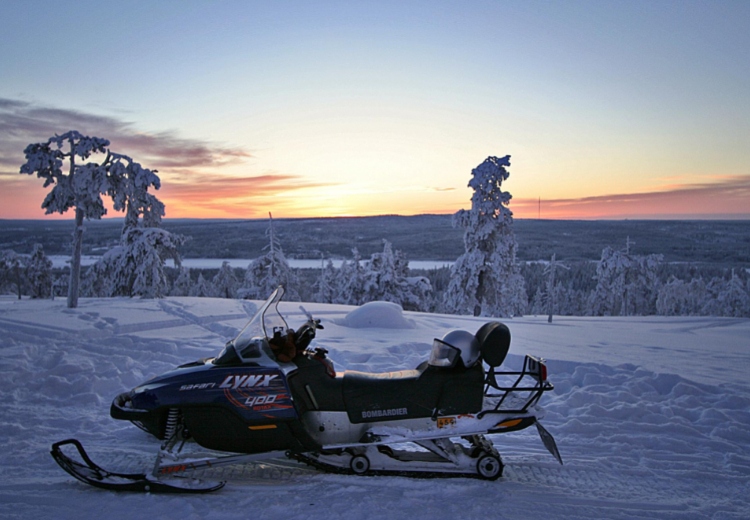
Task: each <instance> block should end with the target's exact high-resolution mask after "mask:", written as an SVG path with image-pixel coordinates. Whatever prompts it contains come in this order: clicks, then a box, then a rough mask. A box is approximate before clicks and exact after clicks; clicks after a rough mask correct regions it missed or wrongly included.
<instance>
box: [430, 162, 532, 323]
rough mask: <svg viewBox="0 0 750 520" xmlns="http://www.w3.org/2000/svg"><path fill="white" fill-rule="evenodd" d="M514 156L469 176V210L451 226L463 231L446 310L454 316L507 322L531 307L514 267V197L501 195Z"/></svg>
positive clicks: (447, 292) (519, 275) (458, 214)
mask: <svg viewBox="0 0 750 520" xmlns="http://www.w3.org/2000/svg"><path fill="white" fill-rule="evenodd" d="M508 166H510V156H509V155H506V156H505V157H502V158H498V157H488V158H487V159H485V161H484V162H482V164H480V165H479V166H477V167H476V168H474V169H473V170H472V172H471V174H472V178H471V180H470V181H469V187H470V188H472V189H473V190H474V193H473V195H472V197H471V209H470V210H468V211H467V210H460V211H459V212H458V213H456V214H455V215H454V217H453V225H454V227H455V226H460V227H462V228H464V229H465V232H464V249H465V251H466V252H465V253H464V254H463V255H462V256H460V257H459V258H458V259H457V260H456V262H455V264H453V267H452V268H451V281H450V284H449V285H448V289H447V290H446V292H445V308H446V309H447V310H448V312H452V313H456V314H473V315H474V316H497V317H507V316H514V315H516V316H517V315H519V314H521V313H522V312H524V311H525V308H526V306H527V304H528V298H527V296H526V290H525V286H524V280H523V277H522V276H521V274H520V270H519V267H518V263H517V262H516V251H517V249H518V244H517V243H516V238H515V234H514V233H513V213H512V212H511V211H510V209H508V208H507V206H508V204H509V203H510V199H511V194H510V193H508V192H507V191H503V190H502V183H503V181H504V180H507V179H508V176H509V175H510V173H509V172H508V170H506V167H508Z"/></svg>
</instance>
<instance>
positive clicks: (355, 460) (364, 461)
mask: <svg viewBox="0 0 750 520" xmlns="http://www.w3.org/2000/svg"><path fill="white" fill-rule="evenodd" d="M349 468H351V470H352V472H353V473H354V474H355V475H364V474H365V473H367V472H368V471H369V469H370V459H368V458H367V457H365V456H364V455H355V456H354V457H352V460H350V461H349Z"/></svg>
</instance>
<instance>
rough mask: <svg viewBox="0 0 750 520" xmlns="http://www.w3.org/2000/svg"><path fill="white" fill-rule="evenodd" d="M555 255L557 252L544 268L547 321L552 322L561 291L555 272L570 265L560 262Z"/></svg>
mask: <svg viewBox="0 0 750 520" xmlns="http://www.w3.org/2000/svg"><path fill="white" fill-rule="evenodd" d="M555 256H556V255H555V254H553V255H552V259H551V260H550V262H549V264H547V266H546V267H545V268H544V273H545V274H546V275H547V289H546V290H545V293H544V294H545V299H546V303H547V323H552V315H553V314H554V313H555V311H556V310H557V306H556V304H557V302H558V300H559V298H558V297H557V293H558V292H559V291H558V290H557V286H556V285H555V274H556V273H557V269H558V268H562V269H568V266H566V265H565V264H563V263H560V262H558V261H557V260H556V258H555Z"/></svg>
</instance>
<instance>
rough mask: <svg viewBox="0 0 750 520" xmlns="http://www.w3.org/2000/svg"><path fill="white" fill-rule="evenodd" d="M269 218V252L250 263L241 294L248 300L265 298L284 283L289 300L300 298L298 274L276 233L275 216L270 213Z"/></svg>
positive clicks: (267, 231) (267, 234) (267, 247)
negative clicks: (287, 258)
mask: <svg viewBox="0 0 750 520" xmlns="http://www.w3.org/2000/svg"><path fill="white" fill-rule="evenodd" d="M268 218H269V224H268V229H267V230H266V236H267V237H268V242H269V244H268V246H266V247H265V248H264V249H267V250H268V252H267V253H266V254H265V255H263V256H261V257H259V258H256V259H255V260H253V261H252V262H251V263H250V265H248V267H247V271H246V272H245V279H244V282H243V285H242V288H241V289H240V291H239V295H240V297H241V298H244V299H246V300H265V299H266V298H268V295H269V294H271V293H272V292H273V291H274V290H275V289H276V288H277V287H278V286H279V285H283V286H284V289H285V291H286V292H285V297H286V299H287V300H292V301H293V300H299V294H298V293H297V288H296V287H297V285H298V284H299V282H298V280H297V275H296V274H294V271H292V268H291V267H289V262H287V261H286V258H285V257H284V251H282V249H281V244H280V243H279V241H278V238H277V237H276V235H275V233H274V229H273V217H272V216H271V214H270V213H269V214H268Z"/></svg>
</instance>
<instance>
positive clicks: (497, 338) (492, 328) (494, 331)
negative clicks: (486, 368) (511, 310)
mask: <svg viewBox="0 0 750 520" xmlns="http://www.w3.org/2000/svg"><path fill="white" fill-rule="evenodd" d="M476 336H477V340H478V341H479V351H480V352H481V353H482V359H484V361H485V363H487V364H488V365H490V366H491V367H499V366H500V365H502V364H503V361H504V360H505V356H507V355H508V349H510V329H509V328H508V327H507V325H505V324H504V323H500V322H499V321H490V322H487V323H485V324H484V325H482V327H481V328H480V329H479V330H478V331H477V334H476Z"/></svg>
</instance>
